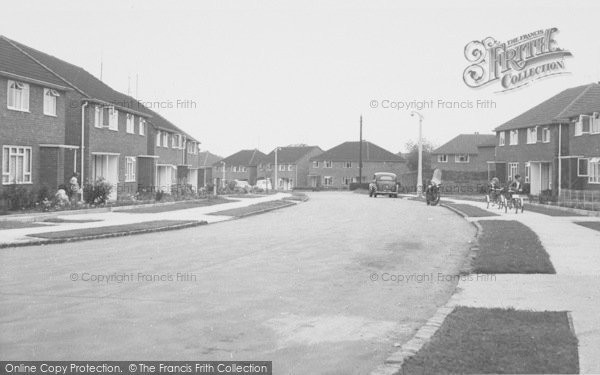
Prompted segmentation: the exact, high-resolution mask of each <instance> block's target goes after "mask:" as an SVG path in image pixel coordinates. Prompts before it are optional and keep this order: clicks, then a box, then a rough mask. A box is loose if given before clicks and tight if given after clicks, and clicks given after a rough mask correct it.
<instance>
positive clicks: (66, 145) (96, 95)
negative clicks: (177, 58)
mask: <svg viewBox="0 0 600 375" xmlns="http://www.w3.org/2000/svg"><path fill="white" fill-rule="evenodd" d="M0 42H1V45H0V46H1V47H2V48H3V51H2V52H3V53H2V58H1V60H0V62H1V63H2V65H0V71H3V70H8V72H7V73H10V74H14V75H16V77H17V78H20V77H25V78H26V77H28V76H33V77H30V78H31V79H34V80H37V81H39V82H38V84H36V85H34V86H29V84H32V82H26V81H28V80H27V79H16V80H13V82H16V83H17V84H14V85H13V86H14V87H15V88H16V90H20V91H16V92H15V91H10V90H11V89H10V88H9V89H7V91H4V92H7V93H10V94H11V99H10V100H11V101H10V102H7V103H8V104H7V109H6V110H5V109H3V112H4V111H13V110H14V109H11V107H14V106H11V104H12V103H13V101H14V99H15V98H19V100H21V101H23V103H24V104H23V105H22V107H23V108H27V105H26V104H25V103H26V102H27V100H26V99H24V98H25V97H26V95H29V97H30V98H32V99H33V100H31V99H29V100H30V101H31V102H32V103H35V100H38V99H37V94H36V95H33V94H32V93H37V91H38V89H39V90H44V89H51V90H52V91H47V93H50V94H51V96H53V97H54V98H55V99H51V98H45V97H44V100H46V101H48V102H49V103H50V102H52V101H53V100H54V101H55V102H56V103H57V114H56V120H51V119H46V118H44V120H43V121H42V122H44V123H47V122H52V123H53V124H54V125H53V127H49V126H46V127H40V126H38V125H36V124H35V120H34V119H33V117H31V118H29V117H28V116H26V115H21V117H19V118H18V119H14V120H12V122H8V121H7V122H6V123H3V124H2V126H1V127H0V131H3V132H12V133H15V135H14V136H13V137H12V138H18V134H20V136H22V135H23V134H24V131H23V130H24V129H27V128H31V127H34V128H35V129H36V130H35V131H36V132H37V134H39V138H41V139H45V141H41V140H38V139H36V138H35V137H34V138H31V140H30V144H31V145H30V146H23V147H30V149H28V148H22V147H21V148H19V147H12V148H11V147H8V148H7V149H8V152H6V153H5V152H3V160H2V163H3V176H4V175H6V176H7V177H3V184H12V183H17V184H21V183H31V184H33V183H36V181H39V182H40V183H45V182H48V183H49V185H50V186H49V187H50V188H56V186H57V184H59V183H63V182H64V181H65V176H64V175H62V176H60V175H59V176H57V178H56V180H57V181H45V180H42V179H38V178H37V177H35V174H36V171H39V170H40V167H39V165H41V164H38V165H37V166H36V165H34V162H35V161H36V160H41V158H40V156H43V155H44V153H48V152H50V151H46V149H49V148H53V149H55V151H54V153H55V154H58V155H59V156H58V157H59V158H60V159H61V160H68V163H72V165H68V166H65V170H69V171H70V170H73V171H77V173H78V174H79V175H80V177H81V181H83V182H84V183H91V182H94V181H96V180H98V179H99V178H103V179H105V180H106V181H108V182H109V183H111V184H113V186H114V187H116V188H114V189H113V194H112V197H111V198H113V199H115V198H117V196H118V195H119V194H134V193H135V192H137V191H138V190H139V189H140V188H144V189H149V190H159V189H160V190H163V191H167V192H169V191H170V189H171V186H172V185H174V184H177V183H185V184H189V182H190V181H189V178H190V175H192V176H191V177H194V176H193V173H189V170H190V169H191V168H190V167H193V166H190V165H189V164H188V159H189V158H188V153H190V154H197V153H198V144H199V142H198V141H197V140H196V139H194V138H193V137H191V136H189V135H188V134H185V133H184V132H182V131H181V130H180V129H179V128H177V127H176V126H175V125H173V124H172V123H170V122H169V121H167V120H166V119H164V118H163V117H162V116H160V115H158V114H157V113H156V112H154V111H152V110H151V109H149V108H146V107H144V106H143V105H142V104H141V103H139V102H138V101H137V100H135V99H133V98H131V97H130V96H128V95H124V94H122V93H120V92H118V91H116V90H113V89H112V88H111V87H109V86H108V85H106V84H105V83H103V82H102V81H100V80H99V79H97V78H96V77H94V76H93V75H92V74H90V73H88V72H87V71H85V70H84V69H82V68H80V67H78V66H75V65H73V64H70V63H68V62H66V61H63V60H60V59H58V58H56V57H54V56H50V55H48V54H46V53H43V52H41V51H38V50H35V49H33V48H31V47H28V46H25V45H23V44H21V43H18V42H15V41H12V40H10V39H8V38H5V37H0ZM15 60H16V61H19V62H20V64H19V65H20V66H21V68H20V69H21V70H20V71H19V70H17V69H16V68H15V67H14V65H15V63H14V61H15ZM11 69H12V71H13V72H12V73H11V71H10V70H11ZM4 77H6V74H5V75H4ZM36 77H37V78H36ZM6 78H8V77H6ZM29 81H30V80H29ZM3 82H4V81H3ZM6 84H8V79H7V81H6ZM28 90H32V91H31V92H30V94H27V91H28ZM50 94H49V95H48V96H50ZM8 100H9V99H8V98H7V101H8ZM32 107H37V105H35V104H34V105H32ZM32 109H33V108H32ZM19 112H23V113H25V114H26V113H29V111H23V110H22V111H19ZM13 117H14V115H13ZM3 122H4V121H3ZM159 134H160V143H159V142H158V139H159V137H158V135H159ZM4 139H8V140H10V138H8V137H7V138H4V137H3V143H5V142H6V143H7V145H8V146H11V145H12V144H11V143H15V145H14V146H18V143H19V142H17V140H16V139H15V141H12V140H11V141H10V142H9V141H4ZM21 143H22V142H21ZM49 145H52V146H53V147H49ZM3 150H4V146H3ZM28 150H29V151H28ZM13 151H14V152H13ZM20 153H23V157H21V156H20ZM27 155H29V156H27ZM27 157H29V158H30V160H31V161H30V162H29V163H30V164H31V166H28V164H27V162H21V160H26V158H27ZM17 162H18V163H17ZM19 163H20V164H19ZM40 163H41V161H40ZM13 165H15V166H14V167H13ZM22 168H25V169H26V170H28V171H29V170H31V173H32V174H33V175H32V177H27V176H28V175H27V173H29V172H27V173H25V174H23V173H22V172H21V169H22ZM27 168H29V169H27ZM5 172H6V173H5ZM11 176H16V177H13V178H11ZM41 177H42V176H40V178H41ZM28 181H31V182H28ZM196 181H197V180H196Z"/></svg>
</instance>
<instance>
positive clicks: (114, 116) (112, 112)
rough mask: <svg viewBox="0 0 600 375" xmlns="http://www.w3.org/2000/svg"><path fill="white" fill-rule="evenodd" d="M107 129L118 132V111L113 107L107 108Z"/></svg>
mask: <svg viewBox="0 0 600 375" xmlns="http://www.w3.org/2000/svg"><path fill="white" fill-rule="evenodd" d="M108 114H109V120H108V128H109V129H110V130H114V131H119V111H117V110H116V109H115V107H108Z"/></svg>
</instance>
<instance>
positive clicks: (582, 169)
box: [577, 158, 589, 177]
mask: <svg viewBox="0 0 600 375" xmlns="http://www.w3.org/2000/svg"><path fill="white" fill-rule="evenodd" d="M588 172H589V159H586V158H579V159H577V177H588Z"/></svg>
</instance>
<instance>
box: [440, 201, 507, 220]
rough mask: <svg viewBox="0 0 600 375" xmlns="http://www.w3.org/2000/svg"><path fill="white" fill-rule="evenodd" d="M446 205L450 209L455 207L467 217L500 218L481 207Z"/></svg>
mask: <svg viewBox="0 0 600 375" xmlns="http://www.w3.org/2000/svg"><path fill="white" fill-rule="evenodd" d="M445 204H446V205H447V206H449V207H453V208H456V209H457V210H460V211H461V212H463V213H464V214H465V215H467V216H469V217H489V216H498V214H495V213H493V212H489V211H486V210H484V209H481V208H479V207H475V206H471V205H470V204H463V203H445Z"/></svg>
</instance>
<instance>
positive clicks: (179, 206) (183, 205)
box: [114, 197, 236, 214]
mask: <svg viewBox="0 0 600 375" xmlns="http://www.w3.org/2000/svg"><path fill="white" fill-rule="evenodd" d="M231 202H236V200H233V199H226V198H222V197H217V198H210V199H203V200H193V201H181V202H175V203H173V204H164V205H157V206H150V207H138V208H132V209H127V210H114V212H122V213H130V214H156V213H161V212H169V211H177V210H185V209H187V208H196V207H206V206H214V205H216V204H222V203H231Z"/></svg>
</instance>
